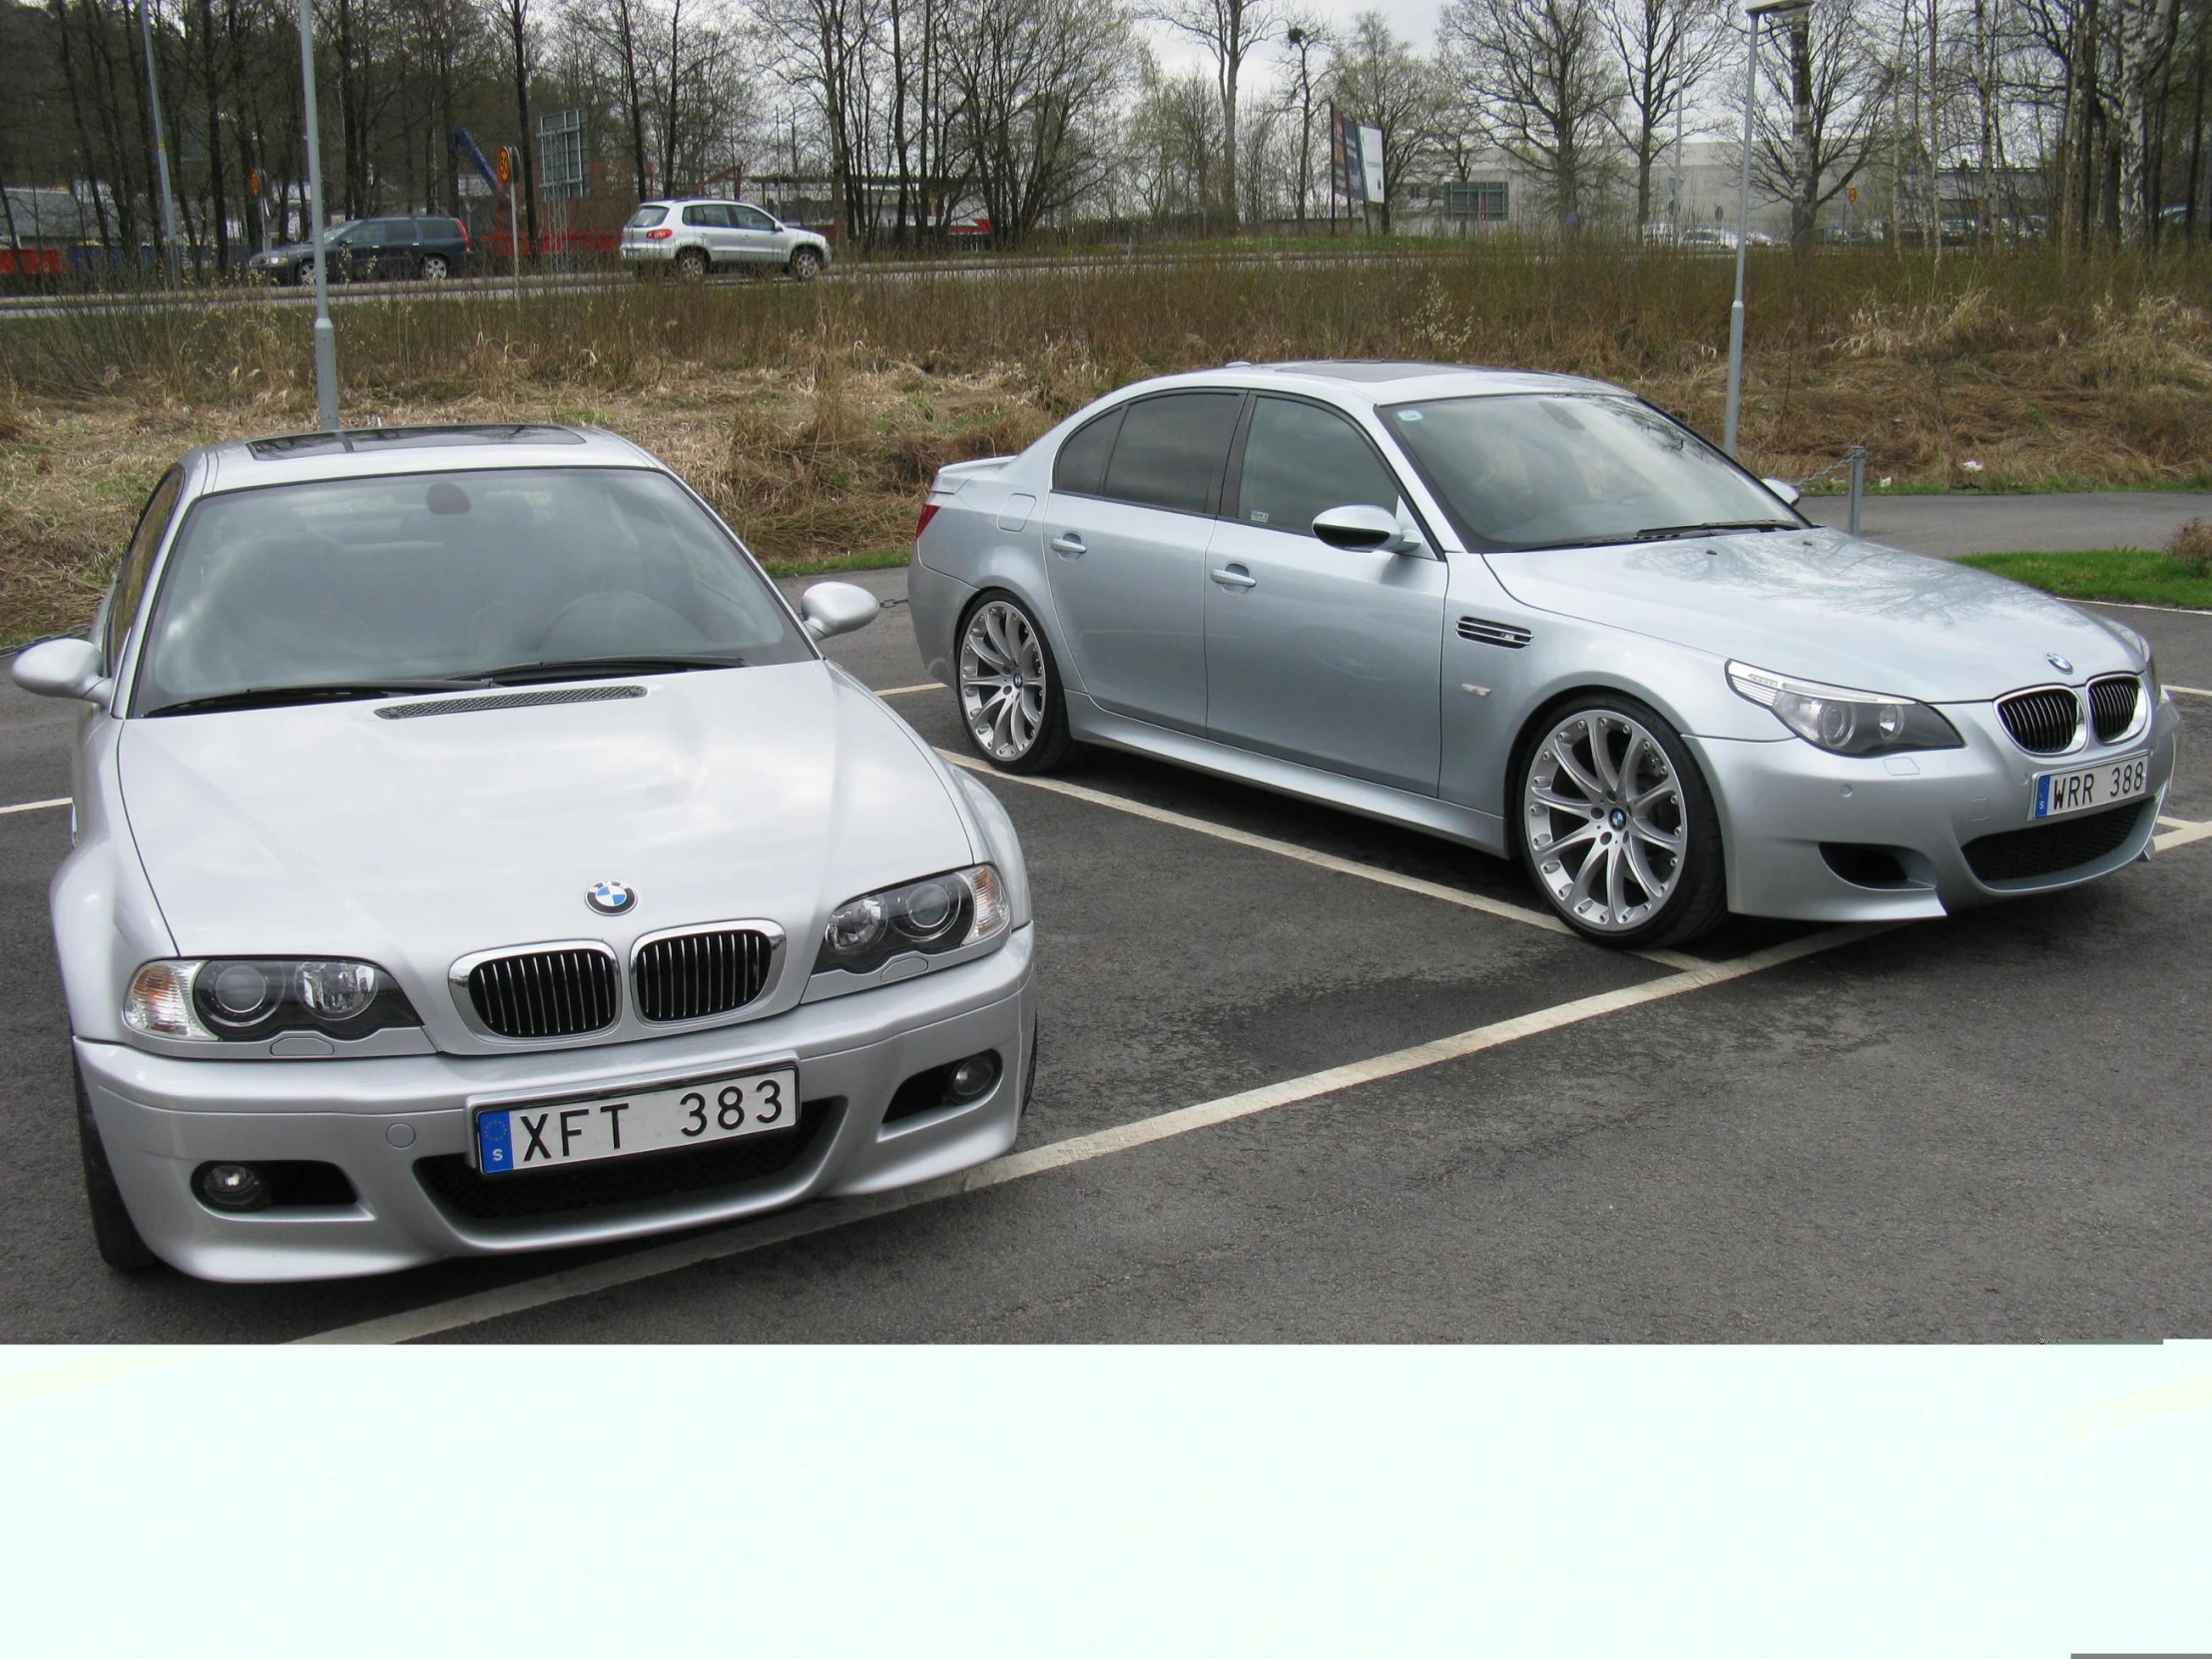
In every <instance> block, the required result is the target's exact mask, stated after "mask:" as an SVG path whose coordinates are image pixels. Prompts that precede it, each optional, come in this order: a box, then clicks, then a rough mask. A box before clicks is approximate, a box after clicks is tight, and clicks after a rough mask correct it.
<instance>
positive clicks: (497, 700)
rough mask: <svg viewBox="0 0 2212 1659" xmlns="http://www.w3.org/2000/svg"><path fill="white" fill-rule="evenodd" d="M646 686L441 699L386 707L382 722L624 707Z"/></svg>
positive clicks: (564, 688)
mask: <svg viewBox="0 0 2212 1659" xmlns="http://www.w3.org/2000/svg"><path fill="white" fill-rule="evenodd" d="M644 695H645V688H644V687H643V686H562V687H560V688H559V689H557V690H552V691H518V692H499V693H496V694H494V695H492V696H488V697H441V698H439V699H437V700H436V701H435V702H432V703H386V704H383V705H381V706H380V707H379V708H378V709H377V711H376V718H377V719H378V720H422V719H424V718H426V717H428V716H430V715H474V714H481V713H483V712H484V711H485V710H486V709H541V708H544V707H545V706H546V705H547V704H549V703H620V702H622V701H624V700H625V699H627V698H632V697H643V696H644Z"/></svg>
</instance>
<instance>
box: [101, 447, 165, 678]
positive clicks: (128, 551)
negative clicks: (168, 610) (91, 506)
mask: <svg viewBox="0 0 2212 1659" xmlns="http://www.w3.org/2000/svg"><path fill="white" fill-rule="evenodd" d="M184 481H185V475H184V474H183V473H182V472H180V471H178V469H177V468H175V467H171V468H170V469H169V475H168V476H167V477H165V478H164V479H163V480H162V481H161V482H160V483H159V484H156V485H155V486H154V493H153V494H152V495H151V496H150V497H148V498H147V502H146V510H145V511H144V512H142V513H140V514H139V521H138V528H137V529H136V530H134V531H133V532H132V533H131V545H130V546H129V547H127V548H125V549H124V550H123V559H122V562H121V563H120V564H118V565H117V566H116V572H115V597H114V598H113V599H111V600H110V601H109V602H108V632H107V637H106V638H105V639H104V640H102V641H101V649H102V650H103V651H104V652H105V653H106V656H107V669H108V672H109V673H110V674H113V673H114V672H115V671H116V666H117V664H119V663H120V662H121V661H122V658H123V642H124V641H125V640H127V639H129V638H130V637H131V624H132V623H133V622H135V621H137V620H138V612H139V602H140V601H141V600H142V599H144V598H145V597H146V578H147V576H148V574H149V573H150V572H151V571H152V570H153V568H154V554H155V553H156V552H157V551H158V550H159V549H160V547H161V545H162V532H164V531H165V530H167V529H168V528H169V520H170V517H171V516H172V515H173V514H174V513H175V512H176V511H177V492H178V490H179V489H180V488H182V487H183V485H184Z"/></svg>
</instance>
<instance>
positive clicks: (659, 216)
mask: <svg viewBox="0 0 2212 1659" xmlns="http://www.w3.org/2000/svg"><path fill="white" fill-rule="evenodd" d="M666 218H668V210H667V209H666V208H662V207H657V206H654V205H653V204H650V203H648V204H647V205H646V206H645V207H642V208H640V209H639V210H638V211H637V212H636V213H634V214H632V215H631V216H630V229H631V230H633V231H649V230H651V229H652V228H653V227H654V226H656V225H658V224H660V222H661V221H662V220H664V219H666Z"/></svg>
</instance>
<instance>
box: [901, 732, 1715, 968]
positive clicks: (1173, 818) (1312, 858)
mask: <svg viewBox="0 0 2212 1659" xmlns="http://www.w3.org/2000/svg"><path fill="white" fill-rule="evenodd" d="M937 753H938V754H939V755H942V756H943V757H944V758H945V759H946V760H948V761H950V762H951V763H952V764H953V765H954V766H956V767H965V768H967V770H968V771H970V772H975V773H980V774H982V775H983V776H984V777H986V778H997V779H1004V780H1005V781H1006V782H1007V783H1009V784H1023V785H1026V786H1028V787H1029V788H1030V789H1036V790H1047V791H1050V792H1051V793H1052V794H1054V795H1064V796H1067V797H1068V798H1069V799H1070V800H1074V801H1087V802H1089V803H1090V804H1091V805H1092V806H1094V807H1107V808H1111V809H1112V810H1113V811H1114V812H1117V813H1127V814H1128V815H1129V816H1130V817H1131V818H1141V819H1148V820H1150V821H1151V822H1152V823H1154V824H1165V825H1169V826H1172V827H1173V828H1175V829H1177V830H1192V831H1194V832H1195V833H1197V834H1201V835H1212V836H1213V837H1214V838H1215V839H1216V840H1224V841H1229V842H1231V843H1233V844H1234V845H1237V846H1249V847H1252V848H1253V849H1254V850H1256V851H1260V852H1273V853H1275V854H1276V855H1277V856H1278V857H1283V858H1296V859H1297V860H1298V861H1299V862H1300V863H1303V864H1312V865H1314V866H1315V867H1316V868H1317V869H1328V870H1335V871H1336V872H1337V873H1338V874H1339V875H1357V876H1358V877H1360V879H1362V880H1363V881H1375V882H1379V883H1381V884H1382V885H1383V886H1385V887H1396V888H1397V889H1398V890H1399V891H1401V892H1413V893H1419V894H1420V895H1421V896H1422V897H1424V898H1440V899H1442V900H1443V901H1444V902H1445V903H1446V904H1457V905H1459V906H1460V907H1462V908H1463V909H1468V910H1479V911H1481V912H1482V913H1483V914H1484V915H1488V916H1499V917H1502V918H1503V919H1505V920H1506V921H1517V922H1520V923H1521V924H1522V925H1523V926H1527V927H1541V928H1542V929H1544V931H1545V932H1547V933H1566V934H1569V935H1570V936H1571V935H1572V934H1573V932H1574V929H1573V928H1571V927H1569V926H1568V925H1567V924H1566V923H1565V922H1563V921H1560V920H1558V919H1556V918H1555V917H1552V916H1547V915H1544V914H1542V913H1541V912H1540V911H1536V910H1530V909H1526V908H1523V907H1522V906H1521V905H1518V904H1508V903H1506V902H1505V901H1504V900H1503V899H1499V898H1484V897H1482V896H1481V895H1480V894H1479V893H1471V892H1463V891H1461V890H1460V889H1459V888H1457V887H1447V886H1445V885H1444V884H1443V883H1442V882H1441V881H1424V880H1422V879H1421V878H1420V877H1419V876H1417V875H1401V874H1399V873H1398V872H1397V871H1396V870H1394V869H1381V868H1378V867H1377V866H1376V865H1374V864H1362V863H1356V862H1354V861H1353V860H1352V859H1350V858H1340V857H1338V856H1337V855H1336V854H1335V853H1331V852H1316V851H1315V850H1314V849H1313V848H1312V847H1310V846H1300V845H1299V844H1298V843H1297V842H1296V841H1279V840H1277V839H1276V838H1275V837H1274V836H1272V835H1255V834H1253V833H1252V832H1251V831H1250V830H1232V829H1230V828H1229V827H1228V826H1227V825H1225V824H1214V823H1210V822H1209V821H1207V820H1205V819H1202V818H1192V817H1190V816H1189V815H1188V814H1185V813H1171V812H1169V811H1168V810H1167V809H1166V808H1164V807H1148V806H1146V805H1145V804H1144V803H1143V802H1141V801H1131V800H1129V799H1128V798H1127V797H1125V796H1119V795H1108V794H1107V793H1106V792H1105V791H1104V790H1091V789H1085V788H1084V787H1083V786H1082V785H1081V784H1063V783H1061V782H1060V781H1059V780H1058V779H1057V778H1023V777H1020V776H1019V775H1017V774H1014V773H1010V772H999V771H996V770H995V769H993V768H991V767H988V766H985V765H984V764H983V763H982V762H981V761H978V760H974V759H972V758H970V757H969V756H966V755H960V754H956V753H954V752H953V751H952V750H949V749H940V750H938V751H937ZM1653 959H1654V960H1657V958H1656V957H1654V958H1653ZM1684 959H1685V960H1687V958H1684ZM1666 965H1668V966H1675V965H1678V964H1676V963H1668V964H1666Z"/></svg>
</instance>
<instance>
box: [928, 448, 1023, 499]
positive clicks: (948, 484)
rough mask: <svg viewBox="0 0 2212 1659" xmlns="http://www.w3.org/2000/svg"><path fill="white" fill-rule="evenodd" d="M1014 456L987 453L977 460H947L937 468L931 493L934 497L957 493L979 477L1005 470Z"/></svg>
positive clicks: (931, 485) (930, 487)
mask: <svg viewBox="0 0 2212 1659" xmlns="http://www.w3.org/2000/svg"><path fill="white" fill-rule="evenodd" d="M1014 458H1015V457H1013V456H1012V455H987V456H985V457H984V458H983V459H981V460H976V461H947V462H946V463H945V464H944V465H943V466H940V467H939V468H937V476H936V479H935V480H934V481H933V482H932V483H931V484H930V486H929V493H930V495H931V496H932V497H935V496H939V495H948V496H949V495H954V494H957V493H958V492H959V490H960V489H961V487H962V486H963V485H966V484H968V483H971V482H973V481H974V480H975V479H977V478H988V477H990V476H991V475H992V474H993V473H997V472H1003V471H1004V470H1005V469H1006V466H1007V464H1008V463H1009V462H1010V461H1012V460H1013V459H1014Z"/></svg>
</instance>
